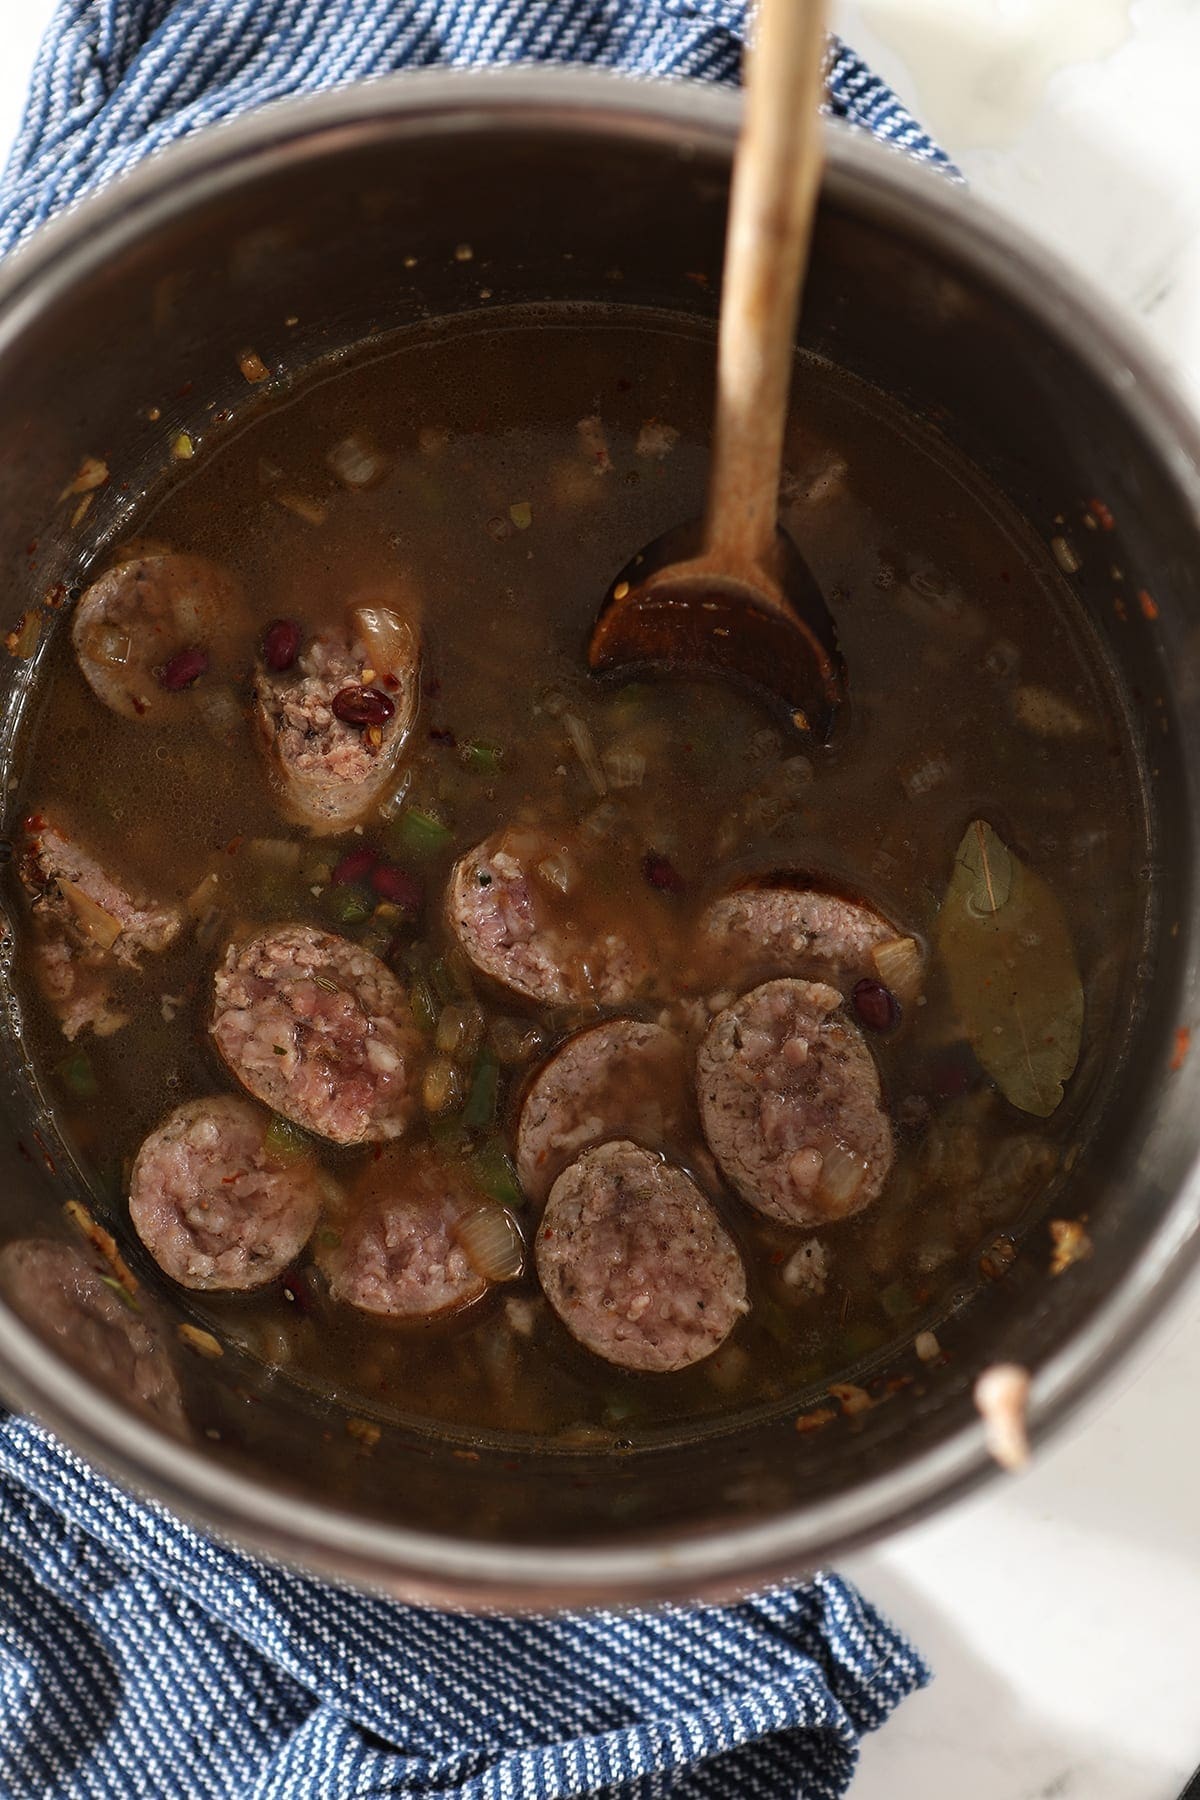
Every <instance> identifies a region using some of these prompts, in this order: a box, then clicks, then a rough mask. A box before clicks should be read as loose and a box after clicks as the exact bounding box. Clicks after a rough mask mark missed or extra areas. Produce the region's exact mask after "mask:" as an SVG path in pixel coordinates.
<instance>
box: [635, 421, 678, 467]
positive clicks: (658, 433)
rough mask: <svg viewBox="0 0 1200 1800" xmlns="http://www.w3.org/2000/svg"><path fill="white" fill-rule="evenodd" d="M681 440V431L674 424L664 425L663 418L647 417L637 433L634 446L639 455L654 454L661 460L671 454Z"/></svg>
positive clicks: (653, 455)
mask: <svg viewBox="0 0 1200 1800" xmlns="http://www.w3.org/2000/svg"><path fill="white" fill-rule="evenodd" d="M678 442H679V432H678V431H677V430H676V428H675V426H674V425H664V424H663V422H662V420H661V419H647V420H646V422H645V424H644V425H643V426H642V428H641V430H640V431H639V432H638V434H637V442H636V443H635V445H634V446H633V448H634V453H635V455H637V456H652V457H654V458H655V459H656V460H657V461H659V462H661V461H662V459H663V457H664V456H669V455H670V453H671V451H672V450H673V449H674V448H675V446H676V444H677V443H678Z"/></svg>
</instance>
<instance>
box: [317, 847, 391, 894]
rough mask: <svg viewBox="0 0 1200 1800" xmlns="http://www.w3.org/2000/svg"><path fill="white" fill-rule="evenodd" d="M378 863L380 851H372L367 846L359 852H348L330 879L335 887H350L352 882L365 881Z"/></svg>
mask: <svg viewBox="0 0 1200 1800" xmlns="http://www.w3.org/2000/svg"><path fill="white" fill-rule="evenodd" d="M378 861H379V852H378V850H372V849H370V848H369V847H368V846H367V845H366V844H364V845H363V846H362V847H361V848H360V849H358V850H347V852H346V854H345V856H343V858H342V860H341V862H340V863H338V865H337V867H336V868H335V869H334V871H333V874H332V875H331V876H330V878H329V879H330V880H331V881H332V883H333V885H334V887H348V886H349V885H350V884H351V883H352V882H355V881H365V880H366V879H367V876H368V875H369V874H370V873H371V870H372V869H373V868H374V867H375V864H376V863H377V862H378Z"/></svg>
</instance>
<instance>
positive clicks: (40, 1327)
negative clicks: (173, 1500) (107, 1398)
mask: <svg viewBox="0 0 1200 1800" xmlns="http://www.w3.org/2000/svg"><path fill="white" fill-rule="evenodd" d="M0 1293H2V1294H3V1296H4V1298H5V1300H7V1302H8V1304H9V1305H10V1306H11V1307H12V1309H13V1311H14V1312H15V1313H17V1314H18V1315H19V1316H20V1317H21V1318H22V1319H23V1320H24V1321H25V1323H26V1324H27V1325H28V1326H29V1328H30V1330H31V1331H35V1332H36V1333H37V1335H38V1336H39V1337H40V1338H42V1339H43V1340H44V1341H45V1342H46V1343H48V1344H50V1345H52V1346H53V1347H54V1349H56V1350H57V1351H58V1352H59V1354H60V1355H62V1356H63V1357H65V1358H66V1360H67V1361H68V1362H69V1363H70V1364H71V1366H72V1367H73V1368H75V1369H78V1370H79V1372H80V1374H82V1375H86V1376H87V1377H88V1378H89V1380H92V1381H94V1382H96V1383H97V1384H98V1385H99V1386H100V1387H102V1388H104V1389H105V1391H106V1392H107V1393H109V1394H111V1395H112V1397H113V1398H114V1399H115V1400H120V1401H122V1402H124V1403H125V1404H126V1405H128V1406H132V1407H134V1408H135V1409H136V1410H137V1411H138V1412H140V1413H141V1414H143V1416H144V1417H146V1418H149V1419H153V1420H155V1421H156V1422H157V1423H158V1424H160V1425H164V1426H166V1427H167V1429H168V1430H170V1431H176V1432H182V1431H183V1430H184V1429H185V1428H186V1422H185V1419H184V1413H183V1399H182V1396H181V1394H180V1391H179V1383H178V1382H177V1380H176V1378H175V1372H174V1370H173V1369H172V1367H171V1362H170V1358H169V1356H168V1355H167V1352H166V1350H165V1349H164V1347H163V1345H162V1343H161V1341H160V1340H159V1337H158V1335H157V1333H156V1332H155V1330H154V1329H153V1328H152V1326H151V1324H150V1321H149V1318H148V1315H147V1313H146V1310H145V1307H144V1306H143V1308H142V1310H141V1311H140V1312H134V1311H133V1310H132V1308H131V1307H130V1306H129V1304H128V1302H127V1301H126V1300H125V1299H124V1298H123V1297H122V1296H121V1295H119V1294H117V1293H114V1291H113V1289H112V1287H111V1286H109V1285H108V1284H107V1282H106V1280H105V1271H104V1269H103V1267H100V1268H97V1267H96V1265H95V1264H94V1263H93V1262H92V1260H91V1259H90V1258H89V1257H87V1256H85V1255H83V1254H82V1253H81V1252H80V1251H78V1250H76V1249H75V1248H74V1246H73V1245H71V1244H62V1243H58V1242H57V1241H56V1240H54V1239H51V1238H22V1239H20V1240H19V1241H18V1242H16V1243H11V1244H6V1245H5V1246H4V1248H3V1250H0Z"/></svg>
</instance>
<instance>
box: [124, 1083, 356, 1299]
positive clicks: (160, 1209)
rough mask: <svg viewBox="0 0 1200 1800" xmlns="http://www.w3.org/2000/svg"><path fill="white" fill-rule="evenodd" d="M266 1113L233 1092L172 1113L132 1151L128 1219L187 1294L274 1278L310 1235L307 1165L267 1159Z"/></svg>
mask: <svg viewBox="0 0 1200 1800" xmlns="http://www.w3.org/2000/svg"><path fill="white" fill-rule="evenodd" d="M270 1123H271V1120H270V1115H269V1114H267V1113H264V1112H262V1111H261V1110H260V1109H259V1108H258V1107H257V1106H255V1105H253V1103H252V1102H251V1101H249V1100H241V1099H239V1098H237V1096H236V1095H233V1094H214V1095H213V1096H212V1097H211V1098H209V1099H205V1100H189V1101H188V1102H187V1103H186V1104H185V1105H183V1106H179V1107H176V1109H175V1111H174V1112H173V1113H171V1114H170V1115H169V1116H168V1117H167V1118H166V1119H164V1120H163V1122H162V1124H161V1125H159V1126H158V1127H157V1128H156V1129H155V1130H154V1131H152V1132H151V1133H150V1136H149V1137H148V1138H147V1139H146V1141H145V1143H144V1144H143V1145H142V1147H141V1149H140V1150H139V1151H138V1154H137V1159H136V1161H135V1162H134V1165H133V1174H132V1177H131V1179H130V1185H129V1216H130V1218H131V1219H132V1221H133V1226H134V1229H135V1231H136V1232H137V1234H138V1236H139V1237H140V1238H141V1240H142V1242H143V1244H145V1246H146V1248H147V1250H149V1252H150V1254H151V1256H152V1257H153V1258H154V1260H155V1262H156V1263H157V1264H158V1265H159V1267H160V1268H161V1269H162V1270H164V1272H165V1273H166V1274H168V1275H169V1276H170V1277H171V1279H172V1280H173V1281H178V1282H179V1283H180V1284H181V1286H183V1287H187V1288H198V1289H209V1288H228V1289H242V1288H256V1287H262V1286H263V1285H264V1284H265V1283H266V1282H268V1281H274V1280H275V1279H276V1278H277V1277H278V1276H279V1275H282V1274H283V1272H284V1270H285V1269H286V1268H287V1267H288V1266H289V1264H291V1263H293V1262H294V1261H295V1259H296V1258H297V1257H298V1256H299V1254H300V1252H301V1251H302V1250H303V1248H304V1246H305V1244H307V1242H308V1240H309V1238H310V1237H311V1236H312V1233H313V1228H314V1226H315V1225H316V1222H317V1216H318V1214H319V1212H320V1210H321V1201H322V1197H323V1191H324V1190H323V1186H322V1182H321V1178H320V1174H319V1171H318V1169H317V1165H316V1163H315V1162H314V1161H313V1159H312V1158H311V1157H310V1156H304V1155H299V1156H297V1155H296V1154H295V1153H294V1152H289V1153H285V1155H283V1156H280V1155H278V1154H274V1153H273V1152H272V1149H271V1145H270V1142H269V1140H268V1138H267V1132H268V1129H269V1127H270Z"/></svg>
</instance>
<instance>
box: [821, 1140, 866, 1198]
mask: <svg viewBox="0 0 1200 1800" xmlns="http://www.w3.org/2000/svg"><path fill="white" fill-rule="evenodd" d="M866 1173H867V1165H866V1163H865V1162H863V1160H862V1158H861V1157H858V1156H851V1155H850V1153H849V1151H848V1150H843V1149H842V1147H841V1145H840V1144H834V1145H833V1147H832V1148H831V1149H829V1150H827V1151H826V1152H825V1156H824V1160H823V1162H822V1164H821V1182H820V1193H821V1196H822V1198H823V1199H824V1200H827V1201H828V1202H829V1203H830V1204H831V1205H833V1206H836V1207H838V1208H839V1209H841V1208H843V1207H845V1206H847V1205H848V1204H849V1203H850V1201H851V1200H853V1198H854V1196H855V1194H857V1192H858V1190H859V1188H860V1187H861V1186H862V1184H863V1181H864V1179H865V1178H866Z"/></svg>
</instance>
